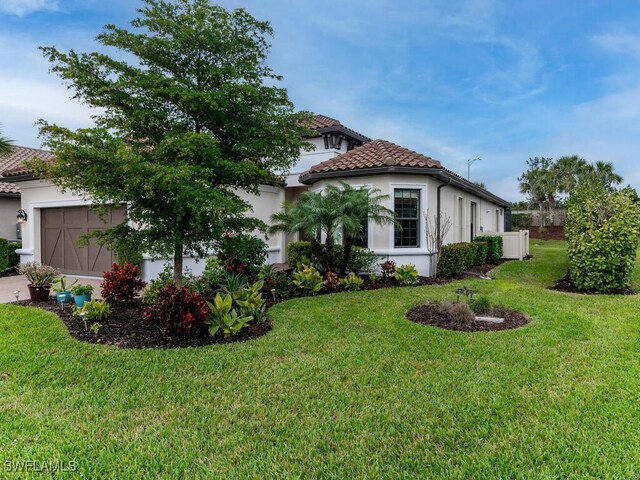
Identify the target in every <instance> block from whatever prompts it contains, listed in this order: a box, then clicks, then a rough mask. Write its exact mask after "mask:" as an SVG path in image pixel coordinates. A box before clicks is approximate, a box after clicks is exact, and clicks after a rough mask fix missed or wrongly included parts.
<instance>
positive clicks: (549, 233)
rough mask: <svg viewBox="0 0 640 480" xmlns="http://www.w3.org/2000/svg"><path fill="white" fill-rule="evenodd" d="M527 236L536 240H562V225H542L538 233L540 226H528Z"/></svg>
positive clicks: (563, 237)
mask: <svg viewBox="0 0 640 480" xmlns="http://www.w3.org/2000/svg"><path fill="white" fill-rule="evenodd" d="M529 238H535V239H537V240H564V239H565V236H564V227H553V228H552V227H544V230H543V232H542V233H540V227H529Z"/></svg>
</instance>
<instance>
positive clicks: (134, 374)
mask: <svg viewBox="0 0 640 480" xmlns="http://www.w3.org/2000/svg"><path fill="white" fill-rule="evenodd" d="M532 250H533V251H532V253H533V254H534V255H535V257H534V258H533V259H532V260H530V261H528V262H509V263H506V264H504V265H502V266H501V267H499V269H498V270H496V271H495V272H494V277H495V280H494V281H492V282H487V281H485V280H480V279H478V280H467V281H457V282H454V283H452V284H450V285H444V286H427V287H416V288H396V289H387V290H373V291H363V292H357V293H339V294H336V295H332V296H320V297H316V298H301V299H295V300H291V301H289V302H286V303H283V304H279V305H277V306H275V307H274V308H273V309H272V310H271V311H270V316H271V318H272V319H273V320H274V328H273V330H272V331H271V332H270V333H268V334H267V335H265V336H263V337H261V338H258V339H256V340H252V341H250V342H247V343H233V344H224V345H212V346H207V347H201V348H193V349H177V350H125V349H118V348H116V347H106V346H100V345H90V344H85V343H80V342H78V341H76V340H74V339H72V338H71V337H70V336H69V335H68V333H67V331H66V329H65V327H64V325H63V324H62V322H61V320H60V319H59V318H58V317H57V316H55V315H54V314H51V313H47V312H44V311H41V310H37V309H26V308H23V307H13V306H2V307H0V452H2V456H1V457H0V462H2V463H1V464H0V468H2V469H4V467H5V460H7V459H11V460H13V461H23V460H38V461H48V460H62V461H67V462H68V461H70V460H75V461H77V463H78V470H79V471H80V472H82V473H83V474H84V476H85V477H86V478H118V479H126V478H167V479H173V478H251V477H275V476H278V477H310V478H317V477H332V478H353V477H361V478H362V477H369V478H385V477H386V478H416V477H441V478H470V477H473V478H487V477H499V478H557V477H575V478H585V477H594V478H596V477H597V478H601V477H618V478H632V477H638V475H640V433H639V432H640V420H639V419H640V402H638V399H639V398H640V382H639V381H638V379H639V378H640V355H639V353H640V336H639V332H640V327H639V324H640V318H639V315H638V313H637V312H638V307H639V306H640V302H639V301H638V298H637V297H636V296H621V297H616V296H581V295H576V294H566V293H560V292H553V291H549V290H546V289H545V287H546V286H549V285H551V284H552V283H553V281H554V280H557V279H559V278H560V277H562V276H563V275H564V273H565V270H566V260H565V257H564V253H563V250H564V243H562V242H546V243H542V242H537V244H535V243H534V244H533V248H532ZM634 280H635V283H636V288H637V287H638V283H640V282H639V280H640V278H639V277H638V276H636V277H635V278H634ZM464 284H466V285H469V286H473V287H474V288H476V289H477V290H479V291H481V292H484V293H488V294H490V296H491V298H492V300H493V301H494V302H496V303H497V304H498V305H500V306H504V307H509V308H512V309H515V310H520V311H523V312H525V313H527V314H528V315H529V317H530V323H528V324H527V325H525V326H524V327H523V328H519V329H516V330H508V331H502V332H489V333H462V332H453V331H447V330H441V329H438V328H434V327H427V326H424V325H420V324H416V323H413V322H410V321H408V320H406V318H405V312H406V310H407V309H409V308H410V307H412V306H414V305H417V304H420V303H424V302H426V301H429V300H435V299H440V298H444V297H447V296H448V297H453V296H454V295H453V292H454V290H455V288H456V287H459V286H460V285H464ZM77 474H78V472H76V473H74V474H71V473H70V474H69V476H70V477H71V476H75V475H77ZM2 475H4V471H2V473H0V477H2ZM3 478H4V477H3ZM9 478H11V477H9Z"/></svg>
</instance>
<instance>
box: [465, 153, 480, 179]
mask: <svg viewBox="0 0 640 480" xmlns="http://www.w3.org/2000/svg"><path fill="white" fill-rule="evenodd" d="M481 160H482V159H481V158H480V157H476V158H474V159H473V160H471V159H469V160H467V180H471V165H473V164H474V163H476V162H479V161H481Z"/></svg>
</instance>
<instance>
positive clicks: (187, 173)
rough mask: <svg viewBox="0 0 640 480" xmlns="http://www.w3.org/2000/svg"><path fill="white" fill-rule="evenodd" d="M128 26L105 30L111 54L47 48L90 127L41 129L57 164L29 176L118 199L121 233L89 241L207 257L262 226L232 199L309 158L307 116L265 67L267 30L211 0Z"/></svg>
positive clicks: (177, 256)
mask: <svg viewBox="0 0 640 480" xmlns="http://www.w3.org/2000/svg"><path fill="white" fill-rule="evenodd" d="M138 13H139V16H138V18H136V19H134V20H133V21H132V22H131V27H132V28H131V29H129V30H128V29H125V28H119V27H116V26H115V25H106V26H105V27H104V31H103V32H102V33H101V34H100V35H98V37H97V40H98V41H99V42H100V43H101V44H102V45H104V46H106V47H112V48H114V49H116V50H119V53H118V54H117V55H115V56H109V55H108V54H107V53H104V52H94V53H76V52H75V51H73V50H71V51H69V52H62V51H59V50H58V49H56V48H55V47H43V48H42V51H43V52H44V54H45V56H46V57H47V58H48V59H49V61H50V62H51V65H52V67H51V70H52V71H53V72H55V73H57V74H58V75H59V76H60V77H62V78H63V79H64V80H66V81H67V82H68V84H69V87H70V88H71V90H72V91H73V96H74V98H76V99H79V100H81V101H82V102H84V103H86V104H88V105H90V106H91V107H96V116H95V126H94V127H91V128H84V129H79V130H75V131H73V130H70V129H67V128H64V127H62V126H58V125H52V124H49V123H47V122H46V121H44V120H41V121H40V132H41V135H42V136H43V137H44V141H45V144H46V145H47V146H48V147H49V148H50V149H51V150H52V151H53V152H54V153H55V154H56V161H55V162H54V163H53V164H45V163H43V162H39V163H38V162H36V163H37V172H38V173H40V174H42V175H44V176H46V178H48V179H50V180H51V181H52V182H53V183H54V184H56V185H57V186H59V187H60V188H61V189H63V190H73V191H80V192H84V193H85V194H86V195H87V196H89V197H91V199H92V200H93V201H94V202H95V203H96V204H97V205H98V206H101V207H103V208H107V207H108V206H109V205H114V204H121V203H124V202H126V203H127V205H128V209H127V213H128V219H130V220H132V221H133V222H135V224H136V225H137V227H136V229H131V228H129V227H128V226H127V225H126V224H122V225H119V226H116V227H115V228H114V229H111V230H109V231H107V232H104V233H98V234H96V235H97V236H98V237H99V240H102V241H105V240H108V241H111V242H114V241H122V239H123V238H124V237H126V238H128V239H129V241H133V242H135V243H136V244H138V245H140V247H141V248H142V249H144V250H145V251H147V252H149V253H152V254H155V255H166V256H172V257H173V259H174V275H175V280H176V282H178V283H179V282H180V281H181V278H182V271H183V268H182V267H183V266H182V258H183V254H184V253H185V251H187V250H188V251H190V252H192V253H194V254H195V255H197V256H204V255H206V254H207V252H208V251H209V250H210V249H212V248H214V247H215V243H216V240H217V239H220V238H221V236H222V235H223V233H224V232H225V231H235V232H242V231H254V230H255V229H264V228H266V226H265V225H264V224H263V223H262V222H260V221H258V220H257V219H254V218H250V217H248V216H247V212H248V211H249V209H250V205H249V204H248V203H247V202H246V201H244V200H242V199H241V198H240V196H239V195H238V192H241V191H247V192H251V193H256V194H257V193H259V192H258V186H259V185H260V184H271V183H276V182H278V181H280V179H281V177H280V175H281V174H282V173H283V172H286V171H287V170H288V169H289V168H290V167H291V166H292V165H293V164H294V163H295V161H296V159H297V158H298V156H299V153H300V149H301V148H302V149H310V148H311V146H310V145H309V144H308V143H307V142H306V141H305V140H304V137H305V135H307V134H308V133H309V131H308V129H307V127H306V125H308V121H309V118H310V117H309V114H307V113H304V112H298V113H297V112H296V111H295V109H294V106H293V104H292V103H291V101H290V100H289V98H288V95H287V92H286V90H285V89H283V88H281V87H279V86H277V82H278V81H280V80H281V77H279V76H278V75H276V74H275V73H274V72H273V70H272V69H271V68H270V67H269V66H268V64H267V56H268V53H269V48H270V45H269V44H268V43H267V38H268V37H269V36H271V35H272V33H273V32H272V29H271V26H270V25H269V23H267V22H261V21H258V20H256V19H255V18H253V17H252V16H251V15H250V14H249V13H247V11H245V10H243V9H237V10H233V11H227V10H225V9H223V8H221V7H218V6H214V5H211V4H210V3H209V2H208V0H175V1H167V0H143V6H142V8H140V9H139V10H138Z"/></svg>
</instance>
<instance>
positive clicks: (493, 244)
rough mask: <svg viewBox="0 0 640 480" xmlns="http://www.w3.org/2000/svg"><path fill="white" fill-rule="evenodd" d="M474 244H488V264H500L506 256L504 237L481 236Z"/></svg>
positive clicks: (475, 239)
mask: <svg viewBox="0 0 640 480" xmlns="http://www.w3.org/2000/svg"><path fill="white" fill-rule="evenodd" d="M473 241H474V242H487V248H488V250H487V263H498V262H499V261H500V259H501V258H502V256H503V255H504V243H503V240H502V237H498V236H494V235H481V236H479V237H476V238H474V239H473Z"/></svg>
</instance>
